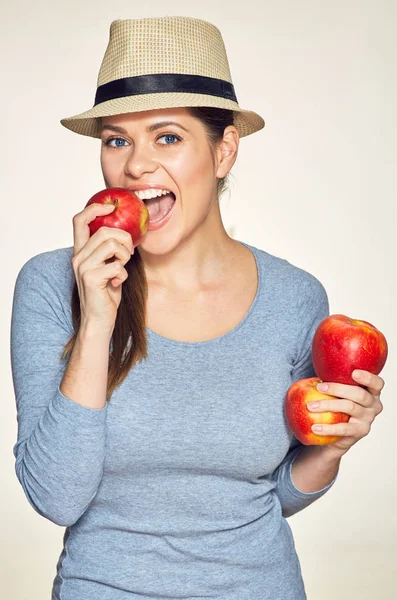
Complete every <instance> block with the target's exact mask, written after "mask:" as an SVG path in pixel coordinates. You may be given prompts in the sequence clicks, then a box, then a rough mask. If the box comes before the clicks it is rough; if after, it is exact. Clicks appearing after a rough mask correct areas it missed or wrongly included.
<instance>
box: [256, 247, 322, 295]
mask: <svg viewBox="0 0 397 600" xmlns="http://www.w3.org/2000/svg"><path fill="white" fill-rule="evenodd" d="M247 245H248V244H247ZM248 247H249V248H250V249H251V250H252V251H253V252H254V254H255V256H256V258H257V261H258V266H259V268H260V275H261V279H262V287H263V288H264V289H265V290H266V292H267V293H268V294H271V296H272V298H273V300H274V301H276V300H279V301H280V303H281V304H283V305H285V304H286V303H287V304H291V305H293V306H297V305H300V306H301V305H302V303H306V302H309V303H310V304H311V303H314V304H316V303H319V302H320V303H324V302H326V301H327V292H326V290H325V287H324V285H323V283H322V282H321V281H320V279H318V278H317V277H316V276H315V275H313V273H310V272H309V271H307V270H306V269H304V268H302V267H299V266H298V265H295V264H293V263H292V262H290V261H288V260H287V259H285V258H282V257H280V256H276V255H274V254H270V253H269V252H267V251H265V250H262V249H260V248H256V247H255V246H250V245H248Z"/></svg>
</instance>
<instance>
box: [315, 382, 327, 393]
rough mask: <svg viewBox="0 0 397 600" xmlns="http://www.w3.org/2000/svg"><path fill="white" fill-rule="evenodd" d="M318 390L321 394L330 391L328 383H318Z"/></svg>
mask: <svg viewBox="0 0 397 600" xmlns="http://www.w3.org/2000/svg"><path fill="white" fill-rule="evenodd" d="M316 388H317V389H318V390H319V391H320V392H325V391H326V390H327V389H328V385H327V384H326V383H318V384H317V385H316Z"/></svg>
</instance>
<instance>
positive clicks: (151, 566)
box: [11, 17, 384, 600]
mask: <svg viewBox="0 0 397 600" xmlns="http://www.w3.org/2000/svg"><path fill="white" fill-rule="evenodd" d="M171 121H172V122H173V124H171V123H170V122H171ZM164 122H168V124H164ZM160 123H162V124H161V125H160ZM62 124H63V125H65V126H66V127H68V128H69V129H71V130H72V131H74V132H76V133H80V134H82V135H90V136H93V137H98V138H99V137H100V138H101V167H102V172H103V176H104V180H105V184H106V186H107V187H116V186H119V187H125V188H130V189H134V190H137V191H138V194H141V195H143V196H145V194H144V193H143V190H145V189H146V190H147V189H149V190H151V192H152V193H153V190H163V192H164V193H161V196H160V199H159V200H154V199H149V198H147V199H146V200H145V201H146V202H147V205H148V210H149V211H150V215H151V222H152V223H154V222H155V221H157V224H156V227H155V228H153V229H151V230H150V231H149V232H148V233H147V234H146V236H145V238H144V239H143V241H142V243H141V244H140V245H139V246H138V247H137V248H134V247H133V244H132V240H131V236H130V235H129V234H128V233H126V232H125V231H122V230H119V229H114V228H113V229H112V228H107V227H103V228H101V229H99V230H98V231H97V232H96V233H95V234H94V235H93V236H91V237H90V235H89V228H88V223H89V222H90V221H92V220H93V219H94V218H95V217H96V216H98V215H101V214H106V212H109V210H112V208H105V207H104V206H102V205H98V204H93V205H91V206H89V207H87V208H85V209H84V210H82V211H81V212H80V213H78V214H77V215H75V217H74V219H73V226H74V246H73V247H72V248H62V249H58V250H54V251H49V252H45V253H43V254H40V255H37V256H35V257H33V258H31V259H30V260H29V261H28V262H27V263H26V264H25V265H24V266H23V268H22V269H21V271H20V273H19V275H18V279H17V282H16V286H15V293H14V305H13V316H12V331H11V334H12V340H11V341H12V347H11V350H12V367H13V377H14V386H15V394H16V400H17V408H18V441H17V443H16V444H15V447H14V454H15V457H16V472H17V475H18V478H19V481H20V483H21V485H22V487H23V489H24V491H25V493H26V496H27V498H28V500H29V502H30V503H31V505H32V506H33V507H34V509H35V510H36V511H37V512H38V513H39V514H41V515H43V516H44V517H46V518H48V519H50V520H51V521H53V522H54V523H57V524H59V525H62V526H65V527H66V532H65V537H64V548H63V551H62V554H61V556H60V558H59V561H58V565H57V574H56V577H55V580H54V585H53V591H52V600H75V599H76V598H78V599H79V600H92V598H96V599H97V600H105V599H106V600H109V599H111V600H127V598H135V597H136V598H170V599H176V598H186V599H187V598H192V597H212V598H219V599H224V600H226V599H228V600H237V599H238V600H242V599H244V598H246V599H247V600H253V599H255V600H265V599H269V600H302V599H304V598H306V594H305V589H304V583H303V579H302V574H301V569H300V563H299V559H298V557H297V554H296V551H295V546H294V541H293V537H292V532H291V529H290V527H289V525H288V523H287V521H286V518H287V517H289V516H291V515H293V514H295V513H296V512H298V511H300V510H302V509H304V508H305V507H307V506H309V504H311V503H312V502H314V501H316V500H317V499H319V498H320V497H321V496H323V495H324V494H325V493H326V492H327V491H328V490H329V489H330V488H331V487H332V485H333V484H334V482H335V480H336V478H337V473H338V469H339V464H340V460H341V457H342V456H343V455H344V454H346V452H347V451H348V450H349V448H350V447H351V446H352V445H353V444H354V443H356V442H357V441H358V440H359V439H360V438H362V437H363V436H365V435H366V434H367V433H368V432H369V429H370V426H371V423H372V422H373V420H374V418H375V416H376V415H377V414H379V412H380V411H381V410H382V404H381V401H380V393H381V389H382V387H383V385H384V381H383V379H382V378H380V377H378V376H375V375H371V374H370V373H368V372H365V371H364V372H361V374H360V373H358V375H357V378H356V379H357V382H358V384H357V386H348V385H341V384H336V383H333V382H328V385H329V387H328V390H327V393H328V394H330V395H332V396H337V397H338V398H339V399H338V400H333V401H332V405H330V404H329V403H328V402H326V401H323V402H321V403H320V406H319V407H318V408H316V409H314V408H313V410H317V411H320V412H321V411H327V410H336V411H342V412H346V413H348V414H349V415H351V418H350V421H349V423H344V424H338V425H329V426H325V427H324V429H323V431H322V434H323V435H339V436H340V440H339V441H338V442H336V443H333V444H329V445H325V446H302V445H301V444H300V443H299V442H298V441H297V440H296V439H295V438H294V437H293V436H292V435H291V432H290V430H289V428H288V426H287V424H286V421H285V417H284V411H283V406H284V399H285V394H286V391H287V389H288V387H289V386H290V385H291V383H292V382H293V381H296V380H298V379H303V378H306V377H311V376H314V375H315V373H314V370H313V365H312V362H311V341H312V338H313V335H314V332H315V330H316V328H317V326H318V324H319V323H320V321H321V320H322V319H323V318H325V317H326V316H327V315H328V314H329V313H328V311H329V307H328V299H327V294H326V292H325V289H324V287H323V286H322V284H321V283H320V282H319V281H318V280H317V279H316V278H315V277H314V276H313V275H311V274H310V273H308V272H306V271H304V270H303V269H300V268H299V267H296V266H294V265H292V264H290V263H289V262H288V261H286V260H284V259H281V258H279V257H276V256H273V255H271V254H269V253H267V252H265V251H264V250H260V249H258V248H255V247H253V246H250V245H249V244H246V243H244V242H238V241H236V240H233V239H231V238H230V237H229V236H228V234H227V233H226V231H225V229H224V226H223V223H222V220H221V215H220V210H219V196H220V193H221V192H222V189H223V187H224V185H225V181H226V177H227V175H228V173H229V171H230V169H231V168H232V166H233V164H234V162H235V160H236V157H237V152H238V146H239V138H240V137H243V136H245V135H249V134H250V133H254V132H255V131H258V130H260V129H261V128H262V127H263V126H264V122H263V119H261V117H259V115H256V114H255V113H252V112H250V111H244V110H242V109H240V107H239V106H238V104H237V99H236V97H235V94H234V88H233V85H232V83H231V77H230V71H229V66H228V62H227V57H226V53H225V49H224V45H223V41H222V37H221V35H220V32H219V30H218V29H217V28H216V27H214V26H213V25H211V24H210V23H207V22H206V21H202V20H200V19H192V18H188V17H161V18H149V19H138V20H119V21H114V22H113V23H112V25H111V28H110V40H109V45H108V48H107V50H106V53H105V57H104V60H103V62H102V66H101V70H100V74H99V78H98V89H97V95H96V102H95V106H94V108H92V109H90V110H89V111H87V112H86V113H81V114H80V115H77V116H75V117H70V118H69V119H63V120H62ZM149 195H150V194H149ZM359 375H361V376H360V377H359Z"/></svg>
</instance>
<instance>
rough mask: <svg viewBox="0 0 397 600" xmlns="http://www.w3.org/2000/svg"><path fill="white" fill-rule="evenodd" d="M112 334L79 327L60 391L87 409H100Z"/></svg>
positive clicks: (104, 394)
mask: <svg viewBox="0 0 397 600" xmlns="http://www.w3.org/2000/svg"><path fill="white" fill-rule="evenodd" d="M110 339H111V334H110V333H109V332H107V331H101V330H100V329H98V328H97V327H93V326H92V325H83V326H81V327H80V330H79V333H78V335H77V338H76V342H75V345H74V348H73V351H72V353H71V356H70V359H69V363H68V366H67V368H66V371H65V373H64V376H63V379H62V382H61V384H60V390H61V392H62V394H63V395H64V396H66V397H67V398H69V399H70V400H73V401H74V402H77V403H78V404H81V405H82V406H85V407H87V408H94V409H95V408H96V409H98V408H103V407H104V406H105V404H106V388H107V379H108V365H109V344H110Z"/></svg>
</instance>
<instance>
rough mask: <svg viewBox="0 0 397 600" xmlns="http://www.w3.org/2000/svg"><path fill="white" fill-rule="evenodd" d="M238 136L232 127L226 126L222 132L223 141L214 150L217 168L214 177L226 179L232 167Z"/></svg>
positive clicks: (236, 150) (235, 156)
mask: <svg viewBox="0 0 397 600" xmlns="http://www.w3.org/2000/svg"><path fill="white" fill-rule="evenodd" d="M239 139H240V136H239V134H238V131H237V129H236V127H235V126H234V125H228V126H227V127H226V128H225V131H224V132H223V140H221V141H220V142H219V143H218V145H217V148H216V154H217V160H218V167H217V171H216V177H218V178H219V179H221V178H223V177H226V175H227V174H228V173H229V171H230V169H231V168H232V166H233V165H234V163H235V161H236V158H237V152H238V146H239Z"/></svg>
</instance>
